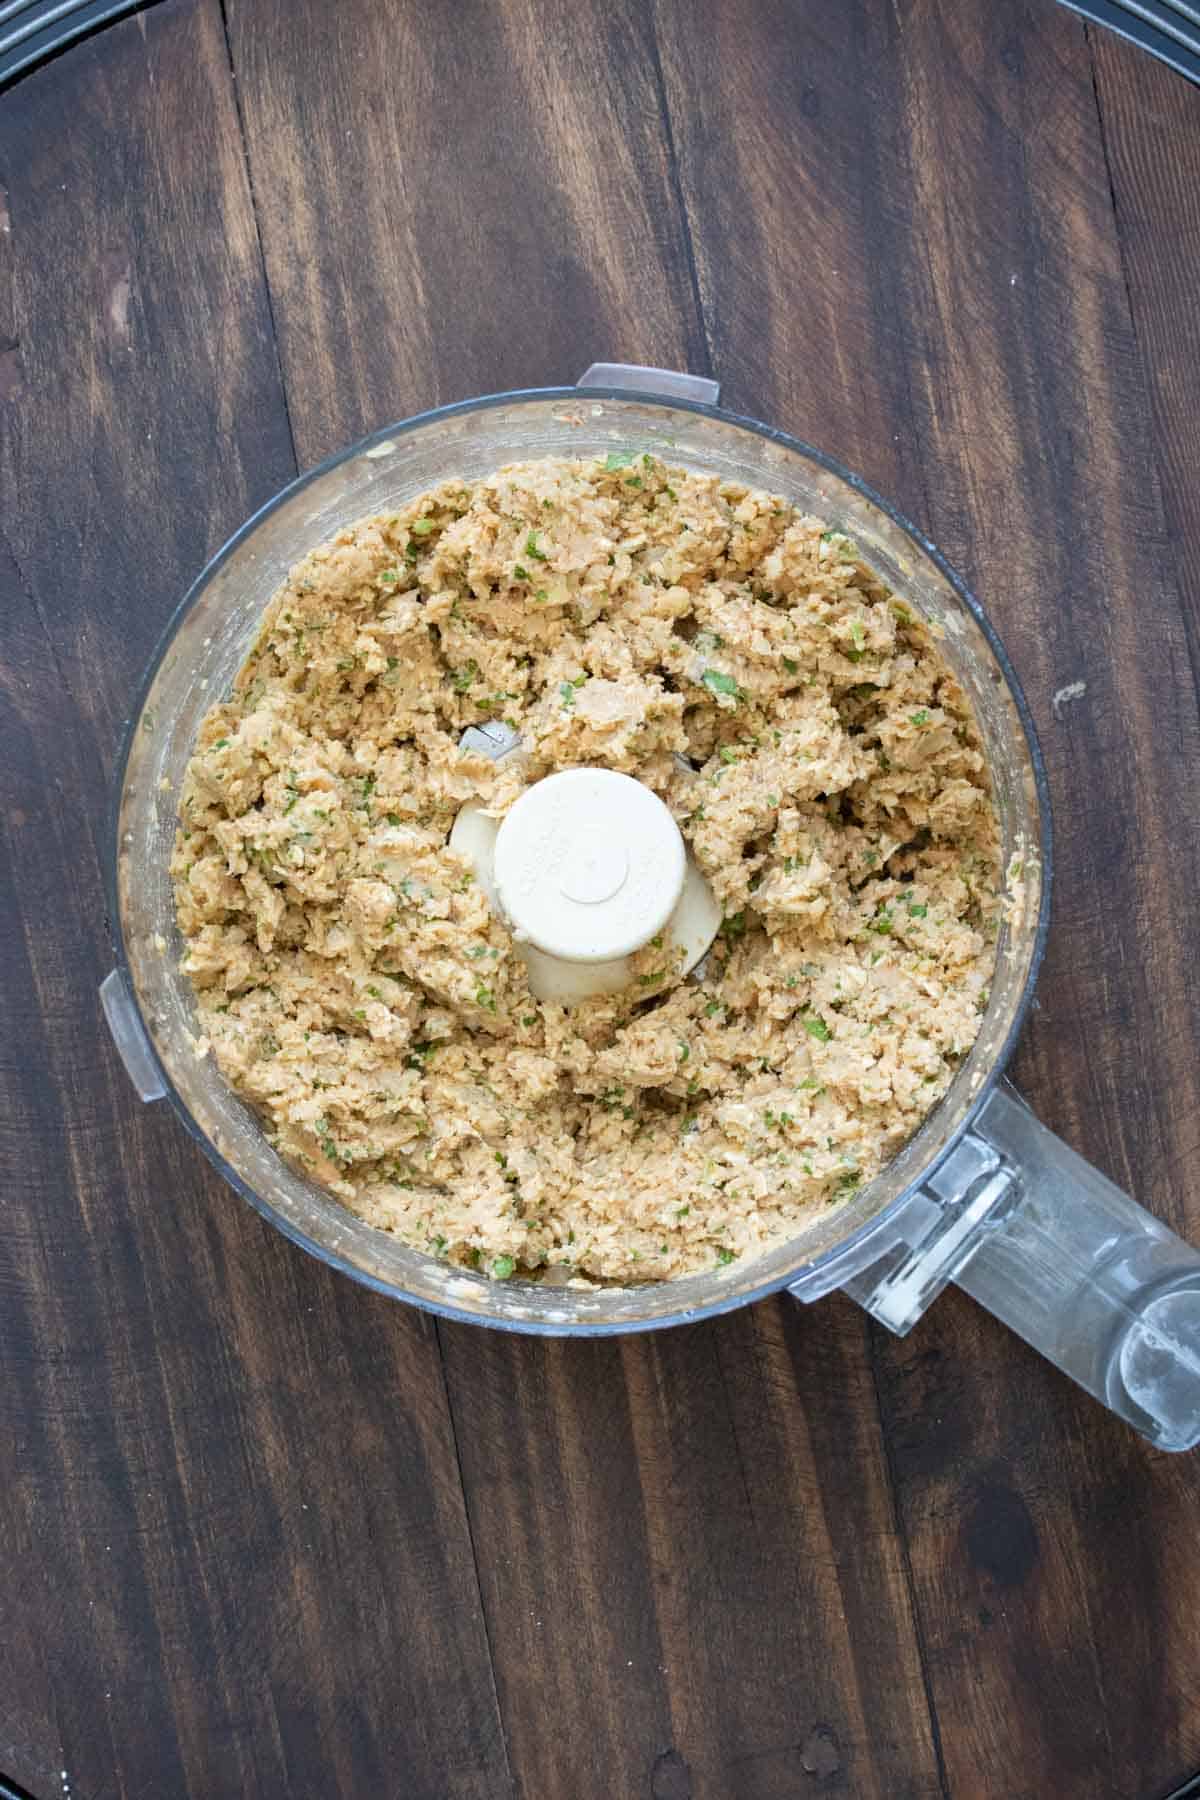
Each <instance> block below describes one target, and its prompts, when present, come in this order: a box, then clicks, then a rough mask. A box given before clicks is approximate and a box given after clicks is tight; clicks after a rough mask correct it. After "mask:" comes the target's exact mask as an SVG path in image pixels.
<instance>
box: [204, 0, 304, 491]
mask: <svg viewBox="0 0 1200 1800" xmlns="http://www.w3.org/2000/svg"><path fill="white" fill-rule="evenodd" d="M217 6H218V10H219V12H220V15H221V35H222V37H223V38H224V41H225V55H226V58H227V59H228V62H229V84H230V86H231V87H232V89H233V106H234V112H235V114H236V115H237V126H238V142H239V144H240V146H241V152H242V167H243V169H244V170H245V174H246V188H247V191H248V193H249V195H250V217H251V218H252V219H253V220H254V242H255V245H256V247H257V249H258V267H259V273H260V275H261V277H262V284H263V293H264V294H265V295H266V300H267V318H268V320H269V321H270V326H271V348H272V350H273V351H274V353H275V378H276V384H277V386H278V388H279V393H280V397H281V398H282V400H283V417H284V423H285V424H286V426H287V434H288V442H289V443H290V444H291V446H292V467H293V470H294V472H295V473H296V474H297V475H298V474H299V473H300V459H299V456H298V455H297V453H296V432H295V428H294V426H293V424H292V402H291V396H290V395H289V393H288V386H287V382H286V381H285V380H284V377H283V356H282V354H281V352H280V348H279V327H278V325H277V323H276V319H275V294H274V290H273V289H272V287H271V276H270V272H269V270H268V268H267V257H266V251H265V250H264V248H263V237H262V225H261V223H260V221H259V216H258V192H257V190H256V188H255V185H254V167H253V165H252V163H251V161H250V140H249V138H248V137H247V136H246V118H245V113H244V112H243V110H242V90H241V85H240V83H239V82H238V78H237V69H236V68H235V67H234V62H233V45H232V43H231V42H230V39H229V13H228V10H227V7H226V4H225V0H217Z"/></svg>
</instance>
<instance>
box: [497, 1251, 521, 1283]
mask: <svg viewBox="0 0 1200 1800" xmlns="http://www.w3.org/2000/svg"><path fill="white" fill-rule="evenodd" d="M516 1266H517V1265H516V1263H515V1262H514V1261H513V1259H512V1257H511V1256H498V1257H497V1258H496V1260H495V1262H494V1263H493V1264H492V1277H493V1279H494V1280H496V1281H507V1280H508V1278H509V1276H510V1275H511V1274H512V1272H513V1270H514V1269H515V1268H516Z"/></svg>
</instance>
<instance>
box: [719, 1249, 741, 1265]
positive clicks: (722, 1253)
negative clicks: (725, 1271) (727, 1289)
mask: <svg viewBox="0 0 1200 1800" xmlns="http://www.w3.org/2000/svg"><path fill="white" fill-rule="evenodd" d="M736 1256H737V1251H736V1250H726V1248H725V1247H724V1245H722V1246H721V1248H720V1249H719V1250H718V1251H717V1261H718V1262H719V1263H720V1265H721V1267H722V1268H724V1267H725V1265H726V1264H727V1263H731V1262H732V1261H733V1260H734V1258H735V1257H736Z"/></svg>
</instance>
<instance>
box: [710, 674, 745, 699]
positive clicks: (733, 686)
mask: <svg viewBox="0 0 1200 1800" xmlns="http://www.w3.org/2000/svg"><path fill="white" fill-rule="evenodd" d="M700 679H701V680H702V681H703V683H704V685H705V687H706V688H708V689H709V690H710V691H711V692H712V693H714V694H728V695H729V696H730V697H731V698H732V699H734V700H740V699H741V698H742V690H741V688H740V687H739V686H738V684H737V682H736V681H735V680H734V679H733V676H732V675H727V674H726V673H725V671H724V670H723V669H705V671H704V674H703V675H702V676H701V677H700Z"/></svg>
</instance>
